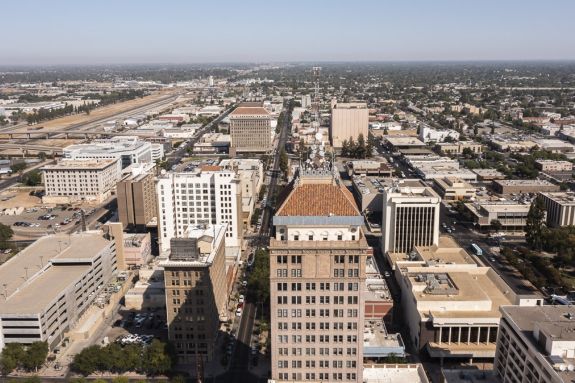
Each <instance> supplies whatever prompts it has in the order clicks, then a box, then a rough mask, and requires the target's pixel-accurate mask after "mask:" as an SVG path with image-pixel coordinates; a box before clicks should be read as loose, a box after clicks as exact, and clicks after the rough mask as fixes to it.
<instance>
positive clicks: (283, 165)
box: [279, 148, 288, 175]
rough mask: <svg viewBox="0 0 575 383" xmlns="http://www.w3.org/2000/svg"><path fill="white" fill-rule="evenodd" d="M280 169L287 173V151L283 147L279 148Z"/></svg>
mask: <svg viewBox="0 0 575 383" xmlns="http://www.w3.org/2000/svg"><path fill="white" fill-rule="evenodd" d="M279 166H280V170H281V172H282V173H284V175H285V174H287V170H288V156H287V153H286V151H285V149H284V148H282V149H281V151H280V163H279Z"/></svg>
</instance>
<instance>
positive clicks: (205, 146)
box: [194, 133, 231, 154]
mask: <svg viewBox="0 0 575 383" xmlns="http://www.w3.org/2000/svg"><path fill="white" fill-rule="evenodd" d="M230 143H231V137H230V135H229V134H222V133H205V134H203V135H202V136H201V137H200V139H199V141H198V142H196V143H195V144H194V153H202V154H216V153H225V152H227V151H228V150H229V148H230Z"/></svg>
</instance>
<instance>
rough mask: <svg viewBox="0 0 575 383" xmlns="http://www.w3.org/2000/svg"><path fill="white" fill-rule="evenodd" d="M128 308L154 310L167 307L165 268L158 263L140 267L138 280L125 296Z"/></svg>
mask: <svg viewBox="0 0 575 383" xmlns="http://www.w3.org/2000/svg"><path fill="white" fill-rule="evenodd" d="M124 303H125V306H126V310H153V309H156V310H158V309H164V308H165V307H166V289H165V283H164V270H163V268H160V267H159V266H157V265H153V266H152V265H149V266H142V267H141V268H140V269H138V280H137V281H136V283H135V284H134V286H133V287H132V288H131V289H129V290H128V291H127V292H126V295H125V296H124Z"/></svg>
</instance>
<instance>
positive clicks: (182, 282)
mask: <svg viewBox="0 0 575 383" xmlns="http://www.w3.org/2000/svg"><path fill="white" fill-rule="evenodd" d="M225 233H226V225H190V226H188V228H187V230H186V232H185V234H184V235H183V236H182V237H180V238H172V239H171V246H170V247H171V252H170V255H169V258H168V259H167V260H165V261H163V262H161V263H160V266H161V267H163V268H164V281H165V291H166V313H167V323H168V339H169V340H170V341H171V342H173V343H174V347H175V349H176V353H177V355H178V360H179V362H180V363H185V364H190V363H194V362H196V361H197V357H198V356H200V357H201V358H203V360H204V361H211V360H212V358H213V356H214V350H215V346H216V338H217V336H218V331H219V330H220V322H221V321H225V320H227V310H226V305H227V301H228V294H227V288H226V267H225Z"/></svg>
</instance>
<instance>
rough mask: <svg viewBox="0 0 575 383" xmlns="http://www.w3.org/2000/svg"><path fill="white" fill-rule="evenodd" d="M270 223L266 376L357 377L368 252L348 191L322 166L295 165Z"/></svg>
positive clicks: (295, 378) (277, 378)
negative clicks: (297, 170) (268, 368)
mask: <svg viewBox="0 0 575 383" xmlns="http://www.w3.org/2000/svg"><path fill="white" fill-rule="evenodd" d="M273 224H274V226H275V237H273V238H272V239H271V241H270V246H269V250H270V294H271V298H270V299H271V337H272V338H271V351H272V379H273V380H275V381H324V382H327V381H330V382H333V381H347V382H361V381H362V370H363V363H362V362H363V322H364V309H363V307H364V297H363V296H362V291H363V286H364V284H365V280H366V274H365V270H366V258H367V257H368V256H370V255H371V254H372V250H371V248H370V247H369V246H368V244H367V241H366V239H365V237H364V234H363V232H362V229H361V226H362V225H363V217H362V216H361V214H360V213H359V211H358V210H357V207H356V206H355V202H354V199H353V196H352V195H351V193H350V192H349V191H348V190H347V189H346V187H345V186H343V185H342V184H341V183H340V182H339V180H337V179H336V178H335V176H333V175H332V174H331V173H330V172H329V171H323V170H321V169H320V170H310V171H309V172H308V171H306V170H303V171H302V174H301V175H300V177H299V178H298V179H297V180H296V181H295V182H294V183H293V190H292V191H291V192H290V193H289V195H288V196H287V198H286V199H285V200H284V201H283V202H282V203H281V205H280V207H279V208H278V210H277V213H276V215H275V216H274V218H273Z"/></svg>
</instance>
